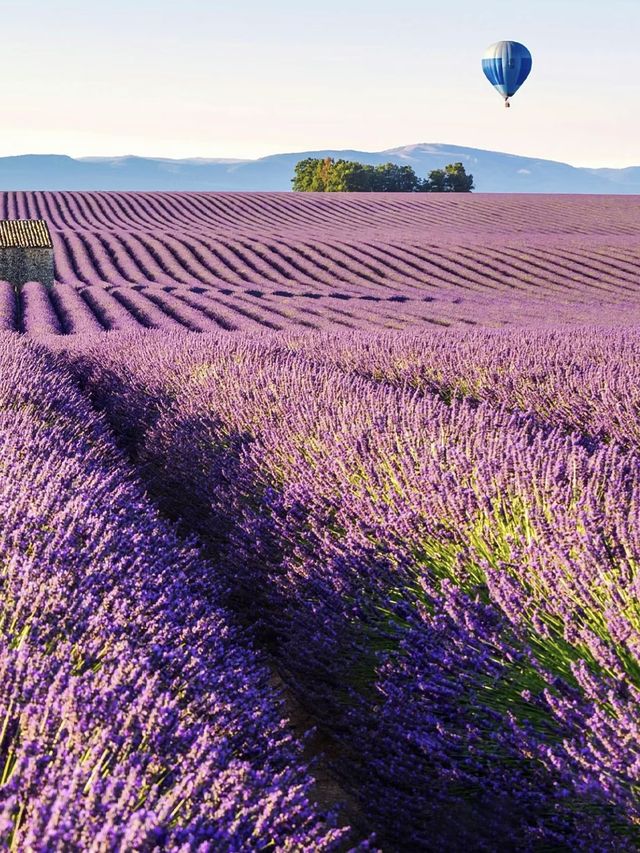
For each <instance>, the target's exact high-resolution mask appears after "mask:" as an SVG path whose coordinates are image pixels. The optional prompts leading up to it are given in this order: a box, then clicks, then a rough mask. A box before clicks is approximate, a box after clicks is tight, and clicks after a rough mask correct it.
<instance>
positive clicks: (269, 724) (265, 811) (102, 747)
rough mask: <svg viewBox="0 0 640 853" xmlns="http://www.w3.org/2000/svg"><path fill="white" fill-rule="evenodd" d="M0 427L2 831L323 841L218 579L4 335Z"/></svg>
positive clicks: (247, 843)
mask: <svg viewBox="0 0 640 853" xmlns="http://www.w3.org/2000/svg"><path fill="white" fill-rule="evenodd" d="M29 298H30V299H31V298H32V294H30V295H29ZM35 298H38V297H35ZM0 441H1V442H2V448H3V451H2V463H1V466H0V507H1V513H2V531H1V533H0V565H1V566H2V572H1V584H2V597H1V601H0V646H1V648H2V652H1V654H0V671H1V679H0V841H1V843H2V845H3V846H6V847H10V848H11V849H16V850H17V849H20V850H79V849H82V850H134V849H135V850H160V849H162V850H165V849H166V850H183V851H186V850H202V851H207V850H211V851H214V850H215V851H218V850H230V851H231V850H234V851H235V850H247V849H261V850H264V849H267V848H274V849H296V850H297V849H300V850H308V849H314V850H315V849H321V850H325V849H326V850H330V849H334V848H336V847H337V846H339V845H341V844H342V843H343V842H341V840H340V839H341V838H342V836H343V835H344V832H343V831H338V830H335V829H332V828H331V827H332V822H331V821H330V820H327V819H326V817H324V816H323V815H322V813H321V812H319V811H318V810H317V809H316V808H315V807H314V805H313V802H312V800H311V799H310V797H311V784H312V781H311V779H310V777H309V776H308V774H307V773H306V771H305V769H304V767H303V766H302V764H301V760H300V749H299V746H298V744H297V743H296V741H295V740H294V739H292V737H291V735H290V734H289V733H288V730H287V727H286V724H285V722H284V721H283V719H282V711H281V707H280V703H279V700H278V698H277V696H276V695H275V693H274V691H273V690H272V689H271V687H270V686H269V682H270V674H269V672H268V671H267V670H266V669H265V668H264V667H263V666H262V665H261V664H260V663H259V662H258V661H257V660H256V657H255V655H254V654H253V653H252V651H251V650H250V648H249V646H248V644H247V642H246V638H244V637H243V635H242V634H241V632H240V631H239V630H238V629H237V628H235V627H234V626H233V624H232V623H231V622H230V619H229V616H228V614H227V612H226V611H225V610H224V609H223V608H222V606H221V604H220V602H221V600H222V599H223V597H224V596H225V595H226V590H225V588H224V585H223V583H222V581H221V580H220V577H219V573H218V572H216V570H215V569H214V568H213V567H212V566H211V565H210V564H208V563H206V562H205V561H204V560H203V559H202V558H201V557H200V556H199V554H198V553H197V552H196V551H195V549H194V548H193V546H192V545H191V544H190V545H188V546H185V545H184V544H181V542H180V541H179V540H178V539H177V537H176V535H175V534H174V532H173V530H172V528H171V527H170V526H169V525H168V524H167V523H166V522H164V521H163V520H161V519H160V518H159V516H158V514H157V512H156V510H155V508H154V506H153V505H152V504H151V503H150V501H149V500H148V498H146V497H145V495H144V493H143V491H142V489H141V487H140V486H139V485H138V484H137V481H136V480H135V478H134V477H133V476H132V473H131V471H130V469H129V468H128V467H127V465H126V463H125V460H124V458H123V457H122V455H121V453H120V452H119V451H118V450H117V449H116V447H115V444H114V442H113V439H112V436H111V434H110V433H109V431H108V429H107V427H106V425H105V423H104V421H103V420H102V419H101V418H100V417H99V416H98V415H96V414H95V413H94V412H93V411H92V409H91V407H90V406H89V404H88V403H87V401H86V400H85V399H83V397H82V396H81V394H80V393H79V392H78V391H77V389H76V387H75V386H74V384H73V383H72V381H71V379H70V378H69V376H68V375H67V373H66V371H65V370H64V369H63V368H62V367H61V366H60V365H59V364H57V363H56V362H55V361H54V359H53V357H52V356H51V355H50V354H47V353H46V352H45V351H44V350H42V349H40V348H38V347H36V346H35V345H33V344H28V343H26V342H24V341H20V339H18V338H17V336H16V335H14V334H6V335H2V336H1V337H0Z"/></svg>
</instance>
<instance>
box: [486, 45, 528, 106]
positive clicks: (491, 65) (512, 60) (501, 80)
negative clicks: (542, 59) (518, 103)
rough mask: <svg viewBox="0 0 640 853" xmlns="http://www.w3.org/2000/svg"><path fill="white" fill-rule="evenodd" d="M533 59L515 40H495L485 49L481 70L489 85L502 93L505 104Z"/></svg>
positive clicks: (521, 80)
mask: <svg viewBox="0 0 640 853" xmlns="http://www.w3.org/2000/svg"><path fill="white" fill-rule="evenodd" d="M532 64H533V60H532V58H531V54H530V53H529V51H528V50H527V48H526V47H525V46H524V45H523V44H520V42H517V41H497V42H496V43H495V44H492V45H491V46H490V47H488V48H487V49H486V51H485V54H484V56H483V57H482V70H483V71H484V73H485V77H486V78H487V80H488V81H489V82H490V83H491V85H492V86H493V87H494V88H495V89H496V90H497V91H498V92H499V93H500V94H501V95H502V97H503V98H504V101H505V106H507V107H508V106H510V104H509V98H510V97H511V96H512V95H515V93H516V92H517V91H518V89H519V88H520V86H522V84H523V83H524V81H525V80H526V79H527V77H528V76H529V72H530V71H531V66H532Z"/></svg>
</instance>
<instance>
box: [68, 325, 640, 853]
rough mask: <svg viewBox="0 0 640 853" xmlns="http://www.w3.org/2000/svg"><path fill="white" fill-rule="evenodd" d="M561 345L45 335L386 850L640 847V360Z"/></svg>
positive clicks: (556, 339)
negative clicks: (315, 729)
mask: <svg viewBox="0 0 640 853" xmlns="http://www.w3.org/2000/svg"><path fill="white" fill-rule="evenodd" d="M564 334H565V333H564V332H563V333H560V332H554V333H546V332H539V333H536V332H534V331H532V330H527V331H526V332H521V333H504V332H491V333H489V332H487V333H484V334H481V333H468V334H455V333H450V334H448V335H438V334H436V335H422V336H409V335H406V336H388V337H387V338H382V339H381V338H380V337H379V336H373V335H372V336H367V335H361V336H359V337H358V336H356V337H355V338H354V336H352V335H350V334H349V335H342V336H326V337H315V336H308V335H305V336H262V337H261V338H255V337H251V336H244V335H239V336H227V335H206V334H205V335H199V336H193V335H183V334H172V333H167V334H165V335H157V334H152V333H137V334H132V335H128V334H127V335H105V336H103V335H98V336H93V338H85V339H81V338H79V337H76V338H67V339H66V341H67V345H68V347H69V351H68V353H67V355H66V359H67V361H68V364H69V365H70V367H71V368H72V369H73V370H74V371H75V372H76V374H77V376H78V378H79V379H80V381H81V382H82V383H83V385H84V386H85V388H86V390H87V392H88V393H89V395H90V396H91V398H92V400H93V401H94V404H95V405H97V406H98V407H99V408H101V409H104V411H105V413H106V414H107V416H108V418H109V420H110V422H111V423H112V425H113V427H114V429H115V431H116V432H117V433H118V435H119V436H120V440H121V441H122V442H124V444H125V446H126V447H127V448H128V452H129V453H130V456H131V458H132V459H133V460H135V461H136V463H137V464H139V465H140V466H141V468H140V470H141V471H144V476H145V481H146V483H147V485H148V487H149V489H150V490H151V493H152V494H153V495H154V497H155V498H156V500H158V501H159V503H160V505H161V506H162V507H163V509H164V511H165V512H166V513H168V514H170V515H174V516H176V517H178V518H179V519H180V520H181V522H182V523H183V524H186V525H187V527H189V528H191V530H193V531H194V532H196V533H197V534H198V535H199V536H200V537H201V538H202V539H203V541H205V542H206V543H207V545H208V547H209V549H210V553H211V554H213V555H215V557H216V561H217V565H218V566H219V568H220V570H221V571H222V572H223V574H224V576H225V578H226V581H227V583H228V584H229V586H230V590H231V595H230V599H229V600H230V603H231V604H232V606H233V607H234V608H236V609H237V611H238V612H240V613H243V614H244V615H245V617H249V618H251V619H252V620H253V621H254V623H255V631H256V636H257V637H258V638H260V640H261V642H263V643H264V644H265V645H266V647H267V648H269V650H270V652H271V654H272V656H273V659H274V660H275V662H276V665H277V667H278V669H279V671H280V672H281V674H282V676H283V677H284V679H285V681H286V683H287V685H288V686H289V689H290V690H291V691H292V692H293V693H295V694H296V695H297V697H298V699H299V701H300V702H302V703H303V704H304V705H306V707H308V708H309V709H310V711H311V712H312V714H313V715H315V717H316V718H317V720H318V721H319V722H320V723H321V724H322V726H323V727H324V728H325V731H326V732H327V733H328V735H329V736H330V737H331V739H332V740H333V743H334V748H333V752H334V754H335V756H336V758H335V761H336V772H337V773H338V774H339V776H340V778H341V780H342V782H343V784H344V785H345V786H347V787H349V788H350V789H351V791H352V793H353V794H354V796H356V797H357V798H359V800H360V803H361V808H362V810H363V813H365V814H366V815H367V817H368V819H369V820H370V821H371V824H372V826H373V827H374V828H375V829H376V830H377V831H378V832H379V834H380V838H381V839H382V841H383V843H388V844H390V845H391V849H393V847H394V846H396V845H398V846H400V847H404V848H405V849H427V850H432V849H433V850H436V849H437V850H441V849H445V850H455V849H460V846H461V845H462V846H468V847H469V848H470V849H478V850H493V849H496V845H497V846H499V847H502V848H503V849H518V850H534V849H539V848H544V849H548V848H552V849H572V850H585V851H586V850H593V849H598V850H611V851H614V850H616V851H617V850H632V849H636V848H637V845H638V843H639V837H638V829H637V827H638V821H639V820H640V811H639V805H638V800H637V786H638V783H639V782H640V752H639V751H638V743H639V742H640V741H639V734H640V731H639V726H640V654H639V650H640V619H639V614H638V604H637V602H638V574H637V564H638V560H639V559H640V539H639V538H638V530H639V529H640V526H639V525H638V521H639V519H638V511H639V510H638V507H640V464H639V461H638V459H639V457H638V454H637V442H636V440H635V436H634V434H633V432H632V429H633V428H632V427H631V428H630V429H629V430H628V431H627V433H626V434H625V433H624V432H623V426H621V425H622V424H623V423H624V422H625V421H626V419H627V418H628V415H629V414H630V413H631V412H633V411H634V410H635V407H636V404H635V402H634V400H635V397H634V394H635V391H634V390H633V388H634V382H635V380H634V376H635V373H636V372H637V370H638V369H639V365H640V354H639V353H640V351H639V347H638V344H637V332H636V331H631V330H630V331H623V330H618V331H616V332H610V331H606V330H597V329H590V330H581V331H580V330H577V331H575V332H572V333H570V334H568V333H567V336H566V337H564ZM64 340H65V339H61V338H59V339H58V341H59V344H58V345H57V348H59V345H60V344H62V345H63V346H64ZM483 350H484V351H486V354H485V355H482V352H483ZM430 353H433V359H430V358H429V354H430ZM474 354H478V360H477V361H476V363H474ZM491 365H493V366H494V367H495V370H494V371H493V372H491V371H490V366H491ZM544 377H548V379H547V381H546V384H545V381H544ZM625 377H626V378H627V380H628V383H627V387H628V389H629V391H628V394H626V395H625V383H624V378H625ZM537 379H538V380H540V381H539V382H536V380H537ZM454 380H455V381H457V383H458V389H457V390H456V387H455V381H454ZM473 389H475V390H473ZM478 389H480V390H478ZM514 389H516V390H515V392H514V394H513V395H512V392H513V390H514ZM581 389H583V390H582V393H581ZM598 389H600V391H601V392H602V393H598ZM476 391H477V393H476ZM538 392H539V393H538ZM458 395H460V396H461V397H462V399H460V400H457V399H455V398H456V397H457V396H458ZM465 397H469V398H470V401H469V402H467V401H466V400H465V399H464V398H465ZM607 412H609V416H608V417H607ZM569 427H573V428H577V429H579V432H571V431H570V430H569V429H568V428H569ZM619 442H620V443H619ZM625 448H626V449H625ZM456 845H457V846H456Z"/></svg>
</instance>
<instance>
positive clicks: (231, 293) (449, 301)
mask: <svg viewBox="0 0 640 853" xmlns="http://www.w3.org/2000/svg"><path fill="white" fill-rule="evenodd" d="M257 281H258V284H260V282H259V280H257ZM263 287H264V285H260V286H259V287H257V288H256V287H248V288H243V289H235V290H234V289H231V288H227V287H221V288H216V287H211V286H195V287H188V286H177V285H175V284H174V285H172V286H170V285H167V286H159V285H155V284H154V285H150V286H147V285H135V286H127V287H111V286H109V287H106V286H104V287H103V286H100V285H95V286H90V287H87V286H83V287H81V288H76V287H74V286H72V285H68V284H57V285H55V286H54V287H53V288H51V289H47V288H46V287H45V286H44V285H42V284H40V283H39V282H28V283H27V284H25V285H24V286H23V287H22V288H21V290H20V293H16V292H14V290H13V288H12V287H11V285H10V284H9V283H8V282H0V329H3V330H7V331H19V332H23V333H25V334H27V335H28V336H29V337H33V338H38V337H41V336H43V335H44V336H47V335H76V334H87V333H93V332H99V331H126V330H131V331H133V330H136V329H142V328H148V329H157V330H160V331H177V330H185V329H187V330H189V331H196V332H210V331H228V332H238V331H242V332H260V331H261V332H283V331H290V332H296V331H301V330H304V331H305V332H306V331H329V332H330V331H339V330H345V329H352V330H353V331H354V332H356V331H358V330H371V331H390V330H395V331H398V330H414V331H415V330H423V329H428V328H436V329H437V328H442V327H459V328H460V327H462V328H465V327H467V328H468V327H469V326H479V327H483V326H489V327H492V326H503V325H517V326H523V325H526V326H527V328H532V327H536V326H542V327H543V326H548V325H550V324H551V325H557V324H558V323H560V322H566V323H592V324H593V323H602V322H609V323H616V324H619V325H629V324H632V323H637V322H638V321H640V301H634V300H633V299H632V298H629V297H628V295H625V294H623V293H618V294H617V295H616V294H609V296H608V297H607V299H604V300H601V301H596V302H592V303H591V302H588V301H586V302H585V301H584V300H578V301H576V300H575V299H569V298H568V299H564V298H560V297H558V296H557V295H554V294H553V293H550V294H549V293H548V294H546V296H544V297H541V296H539V295H537V294H536V293H535V290H534V289H531V292H526V291H522V292H520V293H518V294H509V293H506V292H498V293H494V292H492V291H491V290H490V289H488V288H487V289H486V290H485V292H481V291H478V292H476V293H473V294H468V293H464V292H463V293H462V294H460V293H458V292H457V291H456V290H455V289H447V288H442V289H441V290H434V291H432V294H433V295H430V296H424V295H420V294H413V295H409V296H408V295H402V294H395V295H386V296H382V295H380V294H378V295H375V294H366V293H358V292H356V291H355V290H351V289H349V288H345V287H342V288H341V289H336V288H326V289H325V290H324V291H323V292H320V291H314V292H311V291H305V290H301V289H300V288H299V287H298V284H297V283H296V282H290V283H289V286H288V288H287V289H286V290H285V289H278V288H275V289H274V288H273V287H270V288H268V289H261V288H263ZM456 294H457V295H456Z"/></svg>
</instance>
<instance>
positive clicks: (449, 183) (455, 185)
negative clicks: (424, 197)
mask: <svg viewBox="0 0 640 853" xmlns="http://www.w3.org/2000/svg"><path fill="white" fill-rule="evenodd" d="M291 183H292V187H293V190H294V191H295V192H303V193H314V192H319V193H340V192H345V193H374V192H381V193H469V192H471V190H472V189H473V175H467V173H466V172H465V168H464V166H463V165H462V163H450V164H449V165H448V166H445V167H444V169H434V170H433V171H432V172H430V173H429V177H428V178H419V177H418V176H417V175H416V173H415V172H414V171H413V169H412V168H411V166H396V165H395V164H394V163H384V164H383V165H380V166H368V165H366V164H365V163H357V162H356V161H354V160H334V159H333V158H332V157H325V158H315V157H308V158H307V159H306V160H300V162H299V163H297V164H296V167H295V173H294V177H293V178H292V179H291Z"/></svg>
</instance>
